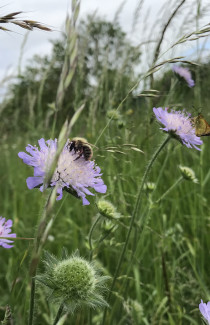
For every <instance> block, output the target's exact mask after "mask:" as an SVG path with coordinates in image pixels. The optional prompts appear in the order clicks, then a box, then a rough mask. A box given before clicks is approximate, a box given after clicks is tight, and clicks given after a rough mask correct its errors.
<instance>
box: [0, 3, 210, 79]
mask: <svg viewBox="0 0 210 325" xmlns="http://www.w3.org/2000/svg"><path fill="white" fill-rule="evenodd" d="M180 1H181V0H180ZM180 1H178V0H177V1H175V0H174V1H171V0H145V1H144V4H143V7H142V9H141V15H140V19H139V24H138V25H137V27H136V29H135V31H134V32H132V33H131V29H132V28H131V27H132V21H133V15H134V13H135V11H136V8H137V5H138V3H139V1H138V0H127V1H125V4H124V7H123V10H122V12H121V14H120V18H119V20H120V23H121V26H122V28H123V29H124V30H125V31H126V32H128V33H129V37H130V38H131V39H132V40H133V42H135V43H136V44H138V43H141V42H142V41H144V40H148V37H150V39H151V40H153V41H156V40H157V39H158V38H159V35H160V28H161V26H162V28H163V25H164V23H165V22H166V21H167V18H168V17H169V15H170V14H171V9H170V8H171V7H170V5H171V3H172V2H173V3H174V4H175V3H176V5H177V4H178V3H179V2H180ZM195 2H196V0H186V3H185V5H184V6H183V7H182V9H181V10H180V13H179V15H178V16H177V17H176V18H175V19H174V21H173V23H172V24H171V29H170V32H168V34H167V35H166V39H165V45H164V49H166V48H167V46H168V45H169V44H172V38H173V36H175V35H176V34H177V33H178V30H179V28H180V25H183V22H184V21H185V20H186V15H187V19H189V20H190V19H191V20H192V19H193V18H192V17H193V16H195V13H196V7H195V6H194V7H193V6H192V4H193V3H195ZM0 3H1V14H0V16H3V15H4V14H8V13H11V12H15V11H23V12H24V13H23V14H22V15H21V18H23V19H31V20H36V21H39V22H42V23H45V24H46V25H47V26H49V27H51V28H52V29H53V30H54V31H53V32H50V33H48V32H44V31H41V30H34V31H33V32H30V35H29V37H28V40H27V43H26V45H25V48H24V55H23V62H22V64H23V65H24V64H25V62H26V61H27V59H28V58H30V57H32V55H33V54H47V53H50V50H51V47H52V45H51V43H50V42H49V39H56V38H59V36H60V31H61V30H63V26H64V21H65V17H66V13H67V11H68V12H69V13H70V7H71V6H70V0H30V1H28V0H16V1H14V0H13V1H10V2H9V1H8V0H0ZM122 3H123V1H122V0H105V1H104V0H82V1H81V9H80V18H81V17H85V16H86V15H87V14H88V13H92V12H93V11H95V10H97V12H98V14H100V15H101V16H104V17H106V18H107V19H109V20H113V18H114V16H115V13H116V11H117V9H118V8H119V6H120V5H121V4H122ZM202 3H203V5H205V4H206V3H208V0H203V2H202ZM164 4H165V5H164ZM149 8H150V11H148V10H149ZM161 8H162V9H161ZM187 13H188V14H187ZM146 20H147V21H146ZM209 22H210V16H209V12H208V11H207V10H206V9H205V17H204V19H203V21H202V22H201V24H204V23H209ZM143 26H144V27H143ZM145 26H148V28H147V27H145ZM152 26H153V32H152V34H150V35H149V33H151V27H152ZM5 27H6V26H5ZM7 28H10V29H11V30H13V31H14V32H13V33H9V32H2V31H0V37H1V43H0V44H1V45H0V62H1V63H0V80H1V79H2V78H3V77H5V75H7V74H13V73H15V71H16V68H17V64H18V58H19V56H20V49H21V44H22V42H23V40H24V35H25V33H26V32H25V30H23V29H21V28H18V27H16V28H15V26H13V25H9V26H8V25H7ZM187 28H188V27H187V26H186V30H183V31H182V32H183V33H186V32H188V30H187ZM192 28H194V29H196V24H195V21H191V30H192ZM173 41H174V40H173ZM207 48H208V46H207ZM146 50H147V49H145V51H146ZM194 51H195V44H190V45H189V44H188V46H185V45H184V46H183V48H182V49H181V54H184V55H188V56H189V57H188V58H187V59H191V56H192V55H193V53H194ZM179 54H180V53H179Z"/></svg>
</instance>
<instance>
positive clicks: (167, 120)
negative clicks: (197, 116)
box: [153, 107, 203, 150]
mask: <svg viewBox="0 0 210 325" xmlns="http://www.w3.org/2000/svg"><path fill="white" fill-rule="evenodd" d="M153 112H154V113H155V116H156V118H157V119H158V121H159V122H160V123H161V124H163V125H164V128H161V130H163V131H165V132H168V133H170V134H171V136H173V137H175V138H177V139H178V140H179V141H180V142H181V143H182V144H184V145H185V146H186V147H188V148H192V147H194V148H195V149H197V150H201V149H199V148H197V147H196V146H200V145H201V144H202V143H203V141H202V140H201V139H200V138H199V137H197V136H196V134H195V127H194V126H193V125H192V122H191V114H190V113H187V112H184V111H174V110H171V111H170V112H169V111H168V108H167V107H166V108H165V110H164V109H163V108H162V107H158V108H156V107H154V108H153Z"/></svg>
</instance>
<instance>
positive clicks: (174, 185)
mask: <svg viewBox="0 0 210 325" xmlns="http://www.w3.org/2000/svg"><path fill="white" fill-rule="evenodd" d="M183 180H184V177H183V176H181V177H180V178H178V179H177V181H176V182H175V183H174V184H173V185H172V186H171V187H169V189H168V190H167V191H166V192H165V193H163V195H162V196H161V197H160V198H159V199H158V200H157V201H156V202H155V203H159V202H160V201H161V200H162V199H164V197H166V196H167V195H168V194H169V193H170V192H171V191H172V190H173V189H174V188H175V187H176V186H177V185H178V184H179V183H181V182H182V181H183Z"/></svg>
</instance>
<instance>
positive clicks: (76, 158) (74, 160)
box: [74, 152, 83, 161]
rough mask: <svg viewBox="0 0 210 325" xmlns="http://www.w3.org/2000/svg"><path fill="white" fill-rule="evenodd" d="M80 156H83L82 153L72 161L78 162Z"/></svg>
mask: <svg viewBox="0 0 210 325" xmlns="http://www.w3.org/2000/svg"><path fill="white" fill-rule="evenodd" d="M82 154H83V152H80V154H79V156H78V157H77V158H75V159H74V161H75V160H78V159H79V158H80V157H82Z"/></svg>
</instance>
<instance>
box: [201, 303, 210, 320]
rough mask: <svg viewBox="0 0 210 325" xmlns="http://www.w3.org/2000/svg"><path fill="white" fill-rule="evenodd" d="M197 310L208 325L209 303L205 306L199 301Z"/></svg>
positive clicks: (209, 317)
mask: <svg viewBox="0 0 210 325" xmlns="http://www.w3.org/2000/svg"><path fill="white" fill-rule="evenodd" d="M199 309H200V312H201V314H202V315H203V317H204V318H205V320H207V322H208V324H210V301H209V302H207V304H205V303H204V302H203V300H202V299H201V303H200V304H199Z"/></svg>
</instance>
